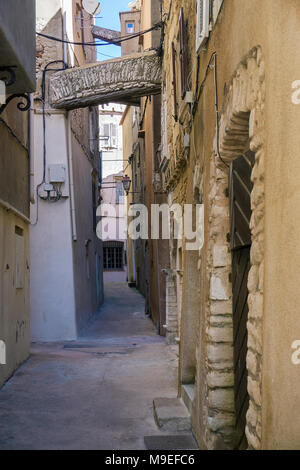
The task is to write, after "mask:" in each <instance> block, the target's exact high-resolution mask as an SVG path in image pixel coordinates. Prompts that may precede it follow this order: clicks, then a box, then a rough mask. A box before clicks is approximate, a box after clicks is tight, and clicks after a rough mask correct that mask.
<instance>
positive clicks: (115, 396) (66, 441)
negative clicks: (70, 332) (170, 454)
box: [0, 284, 177, 450]
mask: <svg viewBox="0 0 300 470" xmlns="http://www.w3.org/2000/svg"><path fill="white" fill-rule="evenodd" d="M176 366H177V357H176V354H175V352H174V350H172V349H170V347H168V346H166V345H165V340H164V338H161V337H160V336H158V335H157V334H156V331H155V328H154V326H153V324H152V322H151V320H150V319H149V318H147V317H146V316H145V314H144V299H143V297H142V296H141V295H140V294H139V293H138V292H137V291H136V290H135V289H130V288H128V287H127V285H126V284H107V285H106V289H105V302H104V305H103V306H102V308H101V310H100V312H99V313H98V314H97V316H96V317H95V318H94V319H93V321H92V322H91V324H90V325H89V326H88V328H87V329H86V330H85V331H84V332H83V334H82V336H81V337H80V338H79V339H78V340H77V341H69V342H65V343H61V342H60V343H35V344H33V345H32V351H31V356H30V358H29V359H28V360H27V361H26V363H25V364H23V365H22V366H21V367H20V368H19V369H18V370H17V372H16V373H15V374H14V376H13V377H12V378H11V379H10V380H9V381H8V382H7V383H6V384H5V385H4V386H3V387H2V389H1V390H0V449H106V450H111V449H114V450H122V449H123V450H124V449H128V450H132V449H145V446H144V436H149V435H163V432H161V431H160V430H158V428H157V427H156V424H155V422H154V418H153V410H152V400H153V398H155V397H156V396H160V397H163V396H166V397H170V396H175V394H176V374H177V368H176Z"/></svg>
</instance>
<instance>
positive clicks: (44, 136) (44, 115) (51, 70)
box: [31, 60, 68, 226]
mask: <svg viewBox="0 0 300 470" xmlns="http://www.w3.org/2000/svg"><path fill="white" fill-rule="evenodd" d="M53 64H63V65H64V66H63V68H60V69H49V68H48V67H49V66H50V65H53ZM66 68H68V66H67V64H66V63H65V62H64V61H63V60H52V61H51V62H48V64H46V65H45V67H44V69H43V72H42V86H41V91H42V98H41V99H40V100H41V101H42V114H43V179H42V181H41V182H40V183H39V184H38V185H37V186H36V204H37V206H36V210H37V213H36V221H35V222H34V223H32V224H31V225H33V226H34V225H37V223H38V219H39V197H40V196H39V189H40V187H41V186H42V185H43V184H44V183H45V182H46V164H47V161H46V160H47V147H46V74H47V72H59V71H61V70H66ZM43 199H48V197H46V198H43Z"/></svg>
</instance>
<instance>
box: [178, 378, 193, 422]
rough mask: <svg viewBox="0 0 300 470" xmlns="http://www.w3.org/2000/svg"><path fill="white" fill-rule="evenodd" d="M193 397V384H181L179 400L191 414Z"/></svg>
mask: <svg viewBox="0 0 300 470" xmlns="http://www.w3.org/2000/svg"><path fill="white" fill-rule="evenodd" d="M194 397H195V384H183V385H182V386H181V398H182V400H183V403H184V404H185V406H186V407H187V409H188V410H189V413H190V415H191V414H192V407H193V401H194Z"/></svg>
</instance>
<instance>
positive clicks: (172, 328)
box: [164, 269, 178, 344]
mask: <svg viewBox="0 0 300 470" xmlns="http://www.w3.org/2000/svg"><path fill="white" fill-rule="evenodd" d="M164 273H165V275H166V276H167V281H166V337H167V344H175V343H176V338H177V337H178V318H177V295H176V274H175V272H174V271H173V270H172V269H166V270H165V272H164Z"/></svg>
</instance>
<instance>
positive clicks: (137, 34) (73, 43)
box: [36, 22, 164, 47]
mask: <svg viewBox="0 0 300 470" xmlns="http://www.w3.org/2000/svg"><path fill="white" fill-rule="evenodd" d="M163 24H164V23H163V22H159V23H156V24H155V25H154V26H152V27H151V28H148V29H145V30H144V31H139V32H138V33H135V34H130V35H126V36H120V37H118V38H116V39H114V40H110V41H109V42H108V41H106V42H102V43H99V42H95V41H94V42H80V41H75V42H74V41H68V40H66V39H60V38H57V37H55V36H50V35H49V34H44V33H38V32H36V34H37V36H41V37H43V38H46V39H50V40H51V41H57V42H61V43H64V44H72V45H74V46H94V47H95V46H96V47H97V46H109V45H111V44H115V45H117V44H120V43H121V42H125V41H129V40H130V39H134V38H137V37H139V36H143V35H144V34H146V33H150V32H151V31H154V30H156V29H159V28H161V27H162V26H163Z"/></svg>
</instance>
